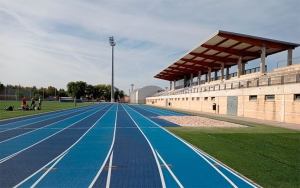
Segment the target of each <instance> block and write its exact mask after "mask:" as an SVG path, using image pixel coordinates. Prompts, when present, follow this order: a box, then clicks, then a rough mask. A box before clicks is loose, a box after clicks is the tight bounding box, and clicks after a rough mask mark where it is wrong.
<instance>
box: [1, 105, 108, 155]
mask: <svg viewBox="0 0 300 188" xmlns="http://www.w3.org/2000/svg"><path fill="white" fill-rule="evenodd" d="M105 107H106V106H105ZM105 107H103V108H105ZM103 108H101V109H103ZM101 109H100V110H101ZM92 110H94V108H93V109H90V110H88V111H86V112H89V111H92ZM86 112H82V113H80V114H77V115H74V116H71V117H68V118H66V119H62V120H60V121H57V122H54V123H51V124H49V125H46V126H43V127H40V128H37V129H33V130H32V131H28V132H26V133H23V134H20V135H17V136H15V137H12V138H9V139H6V140H3V141H1V142H0V144H2V143H4V142H7V141H9V140H12V139H15V138H18V137H20V136H23V135H26V134H29V133H32V132H34V131H37V130H40V129H43V128H45V127H48V126H50V125H53V124H56V123H58V122H61V121H65V120H67V119H70V118H73V117H76V116H79V115H82V114H84V113H86ZM58 129H59V128H58ZM1 160H2V159H1ZM1 160H0V161H1Z"/></svg>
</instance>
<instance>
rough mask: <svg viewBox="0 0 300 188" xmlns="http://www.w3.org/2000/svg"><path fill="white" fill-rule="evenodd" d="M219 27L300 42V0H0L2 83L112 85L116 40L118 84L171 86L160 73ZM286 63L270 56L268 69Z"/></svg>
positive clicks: (280, 56) (283, 57) (255, 63)
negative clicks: (112, 58) (113, 40)
mask: <svg viewBox="0 0 300 188" xmlns="http://www.w3.org/2000/svg"><path fill="white" fill-rule="evenodd" d="M218 30H225V31H231V32H237V33H242V34H247V35H254V36H259V37H265V38H271V39H276V40H282V41H287V42H293V43H298V44H300V1H299V0H285V1H282V0H264V1H261V0H251V1H242V0H224V1H222V0H209V1H208V0H205V1H204V0H197V1H196V0H192V1H189V0H187V1H179V0H164V1H162V0H161V1H160V0H153V1H141V0H126V1H125V0H124V1H121V0H110V1H108V0H102V1H96V0H90V1H84V0H82V1H79V0H64V1H61V0H51V1H46V0H1V1H0V49H1V50H0V67H1V69H0V82H1V83H3V84H13V85H18V84H21V85H23V86H37V87H48V86H54V87H57V88H64V89H66V84H67V83H68V82H70V81H85V82H87V83H89V84H92V85H96V84H110V83H111V47H110V45H109V42H108V38H109V37H110V36H114V38H115V42H116V43H117V44H116V46H115V82H114V84H115V86H116V87H118V88H119V89H122V90H124V91H125V93H128V90H129V89H130V88H131V86H130V84H134V88H141V87H144V86H147V85H157V86H160V87H162V88H164V87H168V86H169V82H167V81H163V80H160V79H156V78H154V76H155V75H156V74H157V73H159V72H160V71H161V70H163V69H165V68H166V67H168V66H169V65H171V64H172V63H173V62H174V61H176V60H177V59H179V58H180V57H181V56H183V55H184V54H185V53H186V52H188V51H190V50H191V49H193V48H194V47H196V46H197V45H199V44H200V43H201V42H202V41H204V40H205V39H207V38H208V37H209V36H211V35H212V34H213V33H215V32H216V31H218ZM293 57H300V49H299V48H296V49H295V50H294V51H293ZM286 58H287V53H286V52H282V53H279V54H276V55H272V56H268V57H267V59H266V62H267V66H268V70H269V71H270V70H272V69H274V68H275V67H276V66H277V62H279V61H282V60H286ZM297 62H298V63H299V62H300V59H297ZM258 65H259V61H253V62H250V63H248V64H247V66H246V68H251V67H255V66H258ZM279 65H280V64H279ZM232 71H236V70H232Z"/></svg>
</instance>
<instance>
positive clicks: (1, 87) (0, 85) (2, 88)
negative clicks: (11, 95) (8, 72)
mask: <svg viewBox="0 0 300 188" xmlns="http://www.w3.org/2000/svg"><path fill="white" fill-rule="evenodd" d="M4 88H5V87H4V85H3V84H1V83H0V92H1V91H3V90H4Z"/></svg>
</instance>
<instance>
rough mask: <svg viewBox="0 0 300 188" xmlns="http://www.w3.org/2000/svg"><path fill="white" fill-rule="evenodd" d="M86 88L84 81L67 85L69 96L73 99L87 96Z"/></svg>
mask: <svg viewBox="0 0 300 188" xmlns="http://www.w3.org/2000/svg"><path fill="white" fill-rule="evenodd" d="M86 86H87V84H86V82H83V81H77V82H69V83H68V84H67V94H68V95H70V96H72V97H76V98H80V97H81V96H84V95H85V88H86Z"/></svg>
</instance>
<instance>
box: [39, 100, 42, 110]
mask: <svg viewBox="0 0 300 188" xmlns="http://www.w3.org/2000/svg"><path fill="white" fill-rule="evenodd" d="M41 109H42V99H41V97H40V98H39V110H41Z"/></svg>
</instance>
